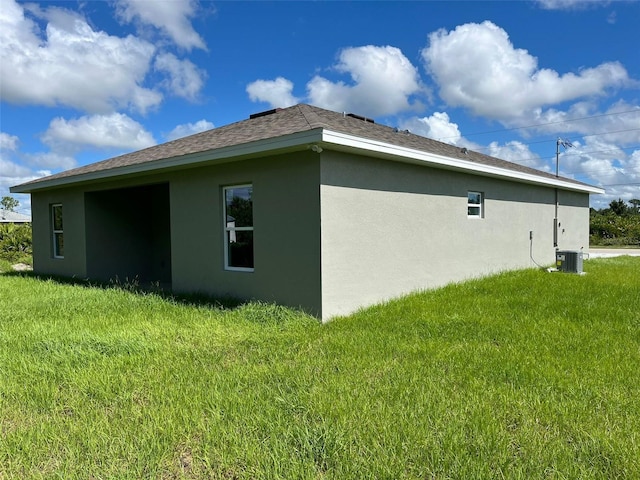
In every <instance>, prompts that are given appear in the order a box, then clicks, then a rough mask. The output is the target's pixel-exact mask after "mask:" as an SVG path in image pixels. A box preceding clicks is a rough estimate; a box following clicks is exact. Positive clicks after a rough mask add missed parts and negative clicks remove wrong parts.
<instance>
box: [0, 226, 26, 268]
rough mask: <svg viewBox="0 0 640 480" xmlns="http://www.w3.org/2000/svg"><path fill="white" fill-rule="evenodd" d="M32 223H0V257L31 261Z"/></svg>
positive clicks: (16, 260) (14, 260)
mask: <svg viewBox="0 0 640 480" xmlns="http://www.w3.org/2000/svg"><path fill="white" fill-rule="evenodd" d="M31 252H32V244H31V224H30V223H23V224H15V223H2V224H0V258H2V259H4V260H7V261H9V262H24V263H31Z"/></svg>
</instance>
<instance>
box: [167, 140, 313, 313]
mask: <svg viewBox="0 0 640 480" xmlns="http://www.w3.org/2000/svg"><path fill="white" fill-rule="evenodd" d="M319 176H320V167H319V159H318V156H317V154H315V153H312V152H302V153H296V154H289V155H283V156H281V157H266V158H262V159H255V160H247V161H243V162H237V163H228V164H225V165H219V166H215V167H208V168H198V169H192V170H186V171H183V172H179V173H176V174H175V175H174V176H173V177H172V180H171V231H172V236H171V246H172V269H173V289H174V290H175V291H178V292H193V291H197V292H203V293H207V294H214V295H233V296H239V297H243V298H259V299H263V300H266V301H275V302H279V303H282V304H285V305H291V306H295V307H298V306H301V307H303V308H304V309H305V310H307V311H309V312H311V313H313V314H316V315H317V314H319V313H320V224H319V218H320V215H319V211H320V194H319ZM245 183H251V184H252V185H253V221H254V261H255V269H254V271H253V272H238V271H228V270H225V268H224V246H223V238H224V232H223V218H222V211H223V207H222V188H223V187H224V186H228V185H234V184H245Z"/></svg>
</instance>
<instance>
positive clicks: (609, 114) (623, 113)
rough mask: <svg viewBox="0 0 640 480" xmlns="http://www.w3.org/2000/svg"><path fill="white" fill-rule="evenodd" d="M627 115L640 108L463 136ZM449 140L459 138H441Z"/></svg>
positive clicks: (469, 135)
mask: <svg viewBox="0 0 640 480" xmlns="http://www.w3.org/2000/svg"><path fill="white" fill-rule="evenodd" d="M627 113H640V108H634V109H631V110H623V111H620V112H609V113H600V114H598V115H589V116H586V117H578V118H570V119H566V120H557V121H555V122H547V123H534V124H531V125H524V126H521V127H512V128H501V129H499V130H487V131H485V132H475V133H468V134H465V135H463V136H464V137H473V136H476V135H489V134H490V133H501V132H512V131H514V130H525V129H527V128H534V127H546V126H548V125H560V124H562V123H571V122H579V121H581V120H590V119H592V118H601V117H608V116H612V115H625V114H627ZM447 138H458V137H457V136H451V137H441V140H445V139H447Z"/></svg>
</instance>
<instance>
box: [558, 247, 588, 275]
mask: <svg viewBox="0 0 640 480" xmlns="http://www.w3.org/2000/svg"><path fill="white" fill-rule="evenodd" d="M556 268H557V269H558V270H559V271H561V272H565V273H583V272H582V252H576V251H572V250H557V251H556Z"/></svg>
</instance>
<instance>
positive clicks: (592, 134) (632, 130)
mask: <svg viewBox="0 0 640 480" xmlns="http://www.w3.org/2000/svg"><path fill="white" fill-rule="evenodd" d="M636 131H640V128H628V129H625V130H613V131H610V132H600V133H591V134H588V135H580V137H582V138H587V137H598V136H602V135H613V134H614V133H626V132H636ZM556 140H557V137H549V138H545V139H543V140H536V141H535V142H521V141H518V143H519V144H520V145H526V146H529V145H536V144H540V143H555V142H556ZM627 148H630V147H624V148H621V149H623V150H624V149H627ZM633 148H636V147H633ZM490 149H491V147H479V148H477V149H475V150H477V151H480V150H490Z"/></svg>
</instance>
